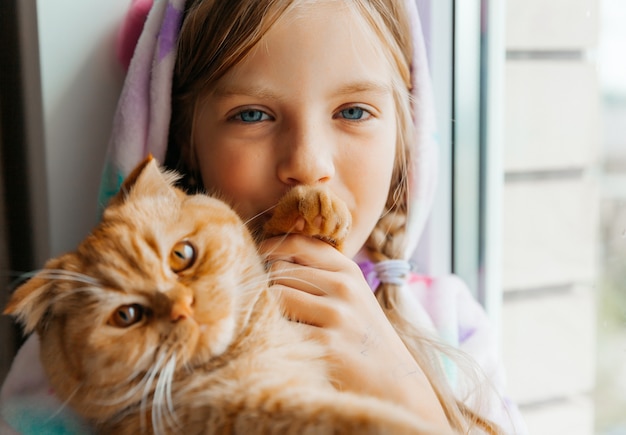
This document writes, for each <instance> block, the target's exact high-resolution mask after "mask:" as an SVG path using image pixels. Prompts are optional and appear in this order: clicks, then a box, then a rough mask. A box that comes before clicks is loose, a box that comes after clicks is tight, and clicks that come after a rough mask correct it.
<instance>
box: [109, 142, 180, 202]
mask: <svg viewBox="0 0 626 435" xmlns="http://www.w3.org/2000/svg"><path fill="white" fill-rule="evenodd" d="M178 179H180V175H179V174H177V173H175V172H171V171H165V170H163V169H161V168H160V166H159V163H158V162H157V160H156V159H155V158H154V157H152V154H149V155H148V157H146V159H145V160H144V161H142V162H141V163H139V164H138V165H137V166H136V167H135V169H133V170H132V171H131V173H130V174H129V175H128V177H126V179H124V182H123V183H122V186H121V187H120V191H119V192H118V193H117V195H115V196H114V197H113V198H112V199H111V202H110V203H109V206H115V205H120V204H122V203H124V202H125V201H126V200H127V199H129V198H131V197H133V196H158V195H172V194H180V192H177V190H178V189H176V188H175V187H174V184H175V183H176V181H177V180H178Z"/></svg>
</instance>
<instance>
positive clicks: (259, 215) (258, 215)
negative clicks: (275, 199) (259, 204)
mask: <svg viewBox="0 0 626 435" xmlns="http://www.w3.org/2000/svg"><path fill="white" fill-rule="evenodd" d="M277 205H278V204H274V205H272V206H271V207H268V208H266V209H265V210H263V211H261V212H259V213H257V214H255V215H254V216H252V217H251V218H250V219H248V220H246V221H245V222H244V223H243V224H244V226H246V227H247V226H248V224H249V223H250V222H252V221H253V220H255V219H257V218H259V217H261V216H263V215H264V214H265V213H267V212H268V211H270V210H272V209H274V208H276V206H277Z"/></svg>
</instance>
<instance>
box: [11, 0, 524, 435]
mask: <svg viewBox="0 0 626 435" xmlns="http://www.w3.org/2000/svg"><path fill="white" fill-rule="evenodd" d="M170 96H171V100H170ZM431 114H432V108H431V102H430V94H429V87H428V74H427V70H426V62H425V58H424V49H423V44H422V40H421V35H420V31H419V21H418V18H417V11H416V9H415V5H414V4H413V2H412V1H410V0H407V1H406V2H405V1H404V0H351V1H350V2H346V1H344V0H320V1H311V0H259V1H254V2H252V1H249V0H228V1H227V0H188V1H186V2H185V1H184V0H169V1H165V0H160V1H157V2H156V3H155V4H154V6H153V8H152V9H151V11H150V14H149V16H148V18H147V21H146V24H145V26H144V28H143V33H142V35H141V37H140V39H139V41H138V45H137V50H136V51H135V55H134V57H133V60H132V62H131V64H130V69H129V73H128V77H127V80H126V84H125V88H124V91H123V93H122V96H121V100H120V105H119V109H118V113H117V115H116V119H115V124H114V130H113V136H112V142H111V146H110V149H109V156H108V158H109V159H108V164H107V166H106V168H105V173H104V178H103V184H102V186H103V190H102V194H103V196H102V198H101V203H102V204H105V203H106V201H107V198H108V197H109V196H110V195H111V194H112V193H114V192H115V191H116V190H117V189H118V187H119V181H120V180H121V179H123V178H124V176H125V175H127V174H128V172H129V170H130V169H131V168H132V167H134V166H135V164H137V163H138V162H139V161H141V160H142V159H143V158H144V157H145V155H146V154H147V153H148V152H151V153H152V154H154V155H155V156H156V157H157V159H159V160H161V161H165V163H166V165H168V166H169V167H171V168H173V169H176V170H178V171H180V172H182V173H183V174H184V175H185V178H184V180H183V184H184V185H185V187H186V188H188V189H192V190H207V191H208V192H210V193H215V194H217V195H219V196H220V197H222V198H224V199H226V200H227V201H228V202H229V203H230V204H231V205H232V206H233V207H234V208H235V210H236V211H237V212H238V213H239V214H240V215H241V217H242V218H243V219H244V220H245V221H248V222H250V227H251V230H252V231H255V230H256V229H258V228H259V227H260V226H261V225H262V224H263V222H264V221H265V219H267V212H268V210H271V208H272V206H273V205H274V204H275V203H276V202H277V200H278V198H280V197H281V196H282V195H283V194H284V193H285V192H286V191H287V190H288V189H289V188H291V187H293V186H295V185H298V184H318V183H323V184H326V185H328V186H329V187H330V188H331V189H332V190H333V192H334V193H336V194H337V195H338V196H339V197H340V198H342V199H343V200H344V201H345V202H346V204H347V205H348V207H349V208H350V211H351V214H352V219H353V227H352V230H351V232H350V235H349V237H348V240H347V241H346V244H345V249H344V254H345V255H342V254H340V253H338V252H337V251H336V250H334V249H333V248H331V247H330V246H329V245H327V244H325V243H323V242H321V241H319V240H315V239H311V238H306V237H302V236H298V235H291V236H289V237H286V238H284V237H281V238H277V239H270V240H267V241H265V242H264V243H263V244H262V245H261V246H260V249H261V250H262V251H263V252H264V253H266V257H267V260H268V264H269V265H270V269H271V271H272V272H273V273H275V274H276V276H280V279H276V280H275V282H274V289H275V291H277V292H280V293H281V296H282V300H283V304H284V307H285V311H286V315H287V316H288V317H289V318H290V319H293V320H294V321H296V320H297V321H298V322H301V323H304V324H307V325H309V326H310V333H311V335H312V336H313V337H316V338H317V339H319V340H321V341H322V342H324V343H326V344H327V346H329V348H330V349H331V351H332V354H333V355H334V358H333V360H332V361H331V364H332V366H333V369H334V371H335V373H336V374H337V378H338V379H341V384H340V385H338V387H339V388H341V389H345V390H353V391H357V392H362V393H364V394H370V395H376V396H379V397H382V398H387V399H389V400H392V401H395V402H398V403H401V404H404V405H405V406H407V407H408V408H410V409H411V410H413V411H414V412H415V413H416V414H418V415H420V416H422V417H423V418H424V419H427V420H430V421H432V422H434V423H436V424H439V425H440V426H441V427H442V430H443V428H449V427H452V428H453V429H456V430H458V431H461V432H466V431H470V430H473V429H477V430H478V429H486V430H487V431H489V432H493V433H497V432H498V431H500V430H501V429H500V428H499V427H498V426H497V425H496V424H494V423H492V422H491V420H493V421H494V422H497V423H498V424H499V425H501V426H502V427H503V428H506V430H507V431H508V432H514V431H519V430H521V429H520V428H519V427H518V428H515V429H514V428H513V425H512V424H513V422H514V420H515V409H514V408H511V407H508V408H507V406H506V405H504V404H503V403H502V401H501V400H500V399H499V398H498V394H495V393H490V392H489V391H487V390H485V391H483V392H481V394H475V393H476V392H475V391H474V389H472V388H471V387H470V383H469V382H468V379H467V378H465V377H460V376H457V375H456V365H454V364H452V363H451V360H449V359H447V357H443V358H442V357H441V355H442V354H441V352H444V351H445V352H447V349H448V348H447V346H445V345H444V343H445V342H447V343H448V344H452V345H458V344H461V345H464V346H465V347H467V346H468V345H470V344H472V343H473V344H474V345H476V344H479V345H483V346H488V345H489V343H487V342H486V340H487V339H486V338H484V337H486V336H488V334H486V333H485V332H482V330H483V329H484V327H485V320H484V314H483V313H482V311H481V310H480V307H479V306H478V305H477V304H476V303H475V302H473V301H472V300H471V297H470V296H469V293H468V292H467V290H466V289H465V288H464V287H463V286H462V284H460V283H459V281H458V280H456V279H454V278H441V279H430V278H425V277H419V276H417V275H414V274H411V273H410V272H409V265H408V262H407V261H406V260H407V259H409V258H410V256H411V254H412V252H413V250H414V249H415V246H416V244H417V241H418V238H419V234H420V232H421V230H422V227H423V223H424V220H425V217H426V211H427V209H428V207H429V205H430V201H431V194H432V180H433V174H434V167H435V166H434V165H435V162H434V161H433V153H434V152H433V148H432V147H433V143H432V137H433V133H434V131H433V122H432V118H431ZM460 330H462V331H461V332H463V331H469V332H468V333H466V334H462V335H463V336H461V337H460V336H459V331H460ZM436 334H439V337H438V339H435V338H434V337H435V336H436ZM459 339H462V341H463V343H459V342H460V341H461V340H459ZM440 340H441V341H440ZM32 341H33V340H31V343H29V344H28V345H27V346H25V348H24V349H23V350H22V351H21V352H20V355H18V357H17V359H16V361H17V362H16V364H14V368H13V370H12V373H11V374H10V376H9V380H8V381H7V383H6V384H5V386H4V389H3V400H4V401H5V402H6V403H11V400H7V398H8V397H13V398H15V397H19V396H22V397H24V396H25V395H27V394H31V396H32V395H35V394H37V392H41V391H43V389H44V388H45V385H46V384H45V379H43V377H40V378H39V380H38V382H37V383H36V385H35V386H33V387H32V388H30V387H29V386H28V385H26V383H25V382H24V379H25V378H24V374H23V373H21V372H20V368H22V367H23V365H22V364H21V363H20V362H19V361H30V362H32V361H33V359H34V358H36V355H33V353H35V352H36V347H37V346H36V343H35V344H32ZM462 347H463V346H462ZM33 349H34V350H33ZM469 350H472V348H470V349H469ZM479 350H480V352H481V354H482V355H485V354H489V350H488V348H483V349H479ZM478 357H480V358H481V362H484V363H485V358H484V357H483V356H481V355H478ZM455 358H456V357H455ZM490 358H491V356H488V357H487V359H486V360H487V362H486V363H485V364H484V367H483V369H484V370H485V371H487V372H488V374H489V375H490V376H491V381H492V382H493V383H494V384H495V386H496V387H499V385H497V384H499V383H500V382H501V379H500V371H499V369H498V366H497V365H496V364H493V362H492V361H493V359H490ZM442 360H443V361H444V362H446V365H445V367H446V369H447V370H445V371H444V370H443V368H442V366H441V364H440V363H439V362H440V361H442ZM455 361H457V360H456V359H455ZM457 362H460V361H457ZM38 370H39V372H38ZM33 371H34V372H36V373H40V368H37V367H35V368H34V369H33ZM47 399H50V398H49V397H48V398H47ZM463 400H465V401H463ZM5 409H6V406H5ZM5 414H6V412H5ZM511 416H513V417H514V418H513V420H512V419H511ZM13 421H15V418H12V422H13ZM69 421H70V422H71V421H72V419H71V417H70V418H69Z"/></svg>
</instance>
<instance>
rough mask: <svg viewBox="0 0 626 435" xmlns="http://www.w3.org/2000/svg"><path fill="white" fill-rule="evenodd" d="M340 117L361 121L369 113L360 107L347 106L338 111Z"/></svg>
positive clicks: (367, 116)
mask: <svg viewBox="0 0 626 435" xmlns="http://www.w3.org/2000/svg"><path fill="white" fill-rule="evenodd" d="M339 114H340V115H341V117H342V118H344V119H348V120H351V121H361V120H364V119H367V118H369V117H370V113H369V112H368V111H367V110H365V109H362V108H360V107H348V108H347V109H343V110H342V111H340V112H339Z"/></svg>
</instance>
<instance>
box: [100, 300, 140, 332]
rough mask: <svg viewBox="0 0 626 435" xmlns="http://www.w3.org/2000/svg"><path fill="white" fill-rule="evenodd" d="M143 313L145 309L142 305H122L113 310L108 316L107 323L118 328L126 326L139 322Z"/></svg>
mask: <svg viewBox="0 0 626 435" xmlns="http://www.w3.org/2000/svg"><path fill="white" fill-rule="evenodd" d="M145 315H146V309H145V308H144V307H143V306H142V305H139V304H130V305H122V306H120V307H118V308H117V309H116V310H115V311H114V312H113V314H112V315H111V317H110V318H109V324H110V325H112V326H116V327H118V328H128V327H129V326H132V325H134V324H135V323H139V322H141V321H142V320H143V318H144V317H145Z"/></svg>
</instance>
